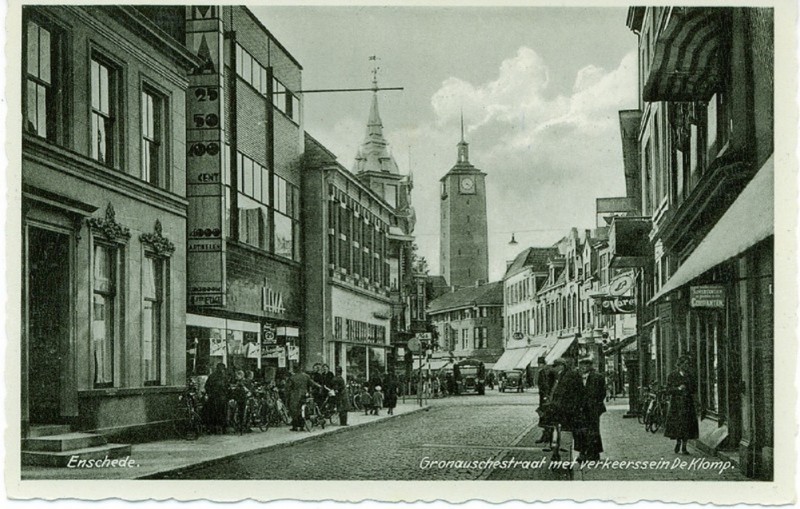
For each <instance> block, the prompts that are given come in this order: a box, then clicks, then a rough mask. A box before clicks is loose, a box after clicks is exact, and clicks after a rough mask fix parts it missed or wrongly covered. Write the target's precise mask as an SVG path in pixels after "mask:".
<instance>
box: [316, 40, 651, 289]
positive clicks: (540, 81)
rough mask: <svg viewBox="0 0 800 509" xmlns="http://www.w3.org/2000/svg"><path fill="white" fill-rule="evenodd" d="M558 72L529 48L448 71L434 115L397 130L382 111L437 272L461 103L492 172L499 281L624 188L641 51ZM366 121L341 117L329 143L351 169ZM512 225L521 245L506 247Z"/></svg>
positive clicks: (420, 237)
mask: <svg viewBox="0 0 800 509" xmlns="http://www.w3.org/2000/svg"><path fill="white" fill-rule="evenodd" d="M552 73H553V71H552V70H551V67H550V66H549V65H548V63H547V62H545V61H544V60H543V59H542V58H541V56H539V54H538V53H536V51H535V50H533V49H531V48H528V47H521V48H519V49H518V50H517V51H516V53H515V54H514V55H511V56H510V57H509V58H507V59H506V60H504V61H503V62H502V63H501V64H500V65H499V67H498V68H497V71H496V75H495V76H494V78H493V79H491V80H488V81H486V82H483V83H470V82H469V81H466V80H464V79H461V78H458V77H449V78H447V79H445V80H444V81H443V82H442V83H441V86H440V87H439V89H438V90H436V91H435V92H434V93H433V94H432V96H431V98H430V107H431V112H432V115H431V114H430V113H429V114H428V117H427V120H425V118H426V117H425V112H424V110H421V112H420V118H422V119H423V120H421V121H419V122H418V123H416V124H415V125H414V126H413V127H404V128H393V127H392V124H391V119H389V118H384V124H385V125H386V128H385V135H386V138H387V139H388V141H389V142H390V143H391V145H392V147H394V148H395V158H396V159H397V162H398V164H399V165H400V167H401V168H402V171H403V172H406V171H407V170H406V168H407V167H408V166H409V165H408V161H409V160H410V161H411V164H410V166H411V170H412V171H413V173H414V181H415V189H414V193H413V202H414V206H415V208H416V210H417V218H418V224H417V229H416V234H417V243H418V244H419V246H420V253H421V254H423V255H424V256H426V258H427V259H428V261H429V263H430V266H431V270H432V273H439V267H438V265H439V263H438V261H439V226H440V225H439V202H440V197H439V182H438V181H439V179H440V178H441V177H442V176H444V175H445V174H446V173H447V171H448V170H449V169H450V168H451V167H452V166H453V164H455V161H456V143H458V141H459V137H460V126H459V122H460V115H461V112H462V110H463V114H464V122H465V127H466V131H467V133H466V137H467V141H468V142H469V143H470V160H471V162H472V163H473V164H474V165H475V166H477V167H478V168H480V169H482V170H483V171H484V172H486V174H487V177H486V182H487V200H488V209H489V210H488V216H489V243H490V246H489V262H490V278H491V279H498V278H500V277H501V276H502V273H503V271H504V269H505V262H506V259H508V258H511V257H513V256H514V255H515V254H516V252H517V251H519V250H520V249H522V248H523V247H526V245H531V244H536V245H547V244H549V243H552V242H555V241H556V240H558V239H559V238H560V237H561V236H563V235H565V234H566V233H567V231H568V230H569V228H570V227H572V226H575V227H577V228H578V229H584V228H593V227H595V212H594V207H595V199H596V198H598V197H603V196H619V195H621V194H622V193H624V179H623V167H622V147H621V141H620V136H619V117H618V111H619V110H622V109H630V108H632V107H636V105H637V99H636V91H637V61H636V54H635V52H631V53H629V54H627V55H625V56H624V57H623V58H622V59H621V61H620V63H619V65H618V66H617V67H616V68H615V69H603V68H600V67H597V66H594V65H588V66H586V67H584V68H582V69H580V70H579V71H578V72H577V73H576V75H575V77H574V81H573V85H572V87H571V88H566V89H563V90H553V89H552V84H551V83H552V82H551V80H550V76H551V75H552ZM387 120H388V122H387ZM364 128H365V124H364V119H360V118H359V119H352V118H347V119H344V120H340V121H339V122H338V123H337V124H336V125H335V126H334V128H333V130H332V131H330V132H329V133H330V136H329V137H326V138H324V139H321V141H323V143H326V144H327V143H328V142H331V143H332V145H329V146H330V147H331V148H332V149H340V150H341V151H338V152H336V153H337V154H340V155H341V156H344V157H345V158H344V159H343V160H342V161H341V162H342V163H343V164H344V165H345V166H347V167H350V166H351V164H352V154H354V153H355V149H356V147H357V145H358V143H360V141H361V140H362V138H363V133H364ZM407 147H411V149H410V152H411V153H410V154H408V155H407V154H406V151H407ZM398 151H399V152H398ZM511 232H516V233H517V234H516V238H517V240H518V241H519V242H520V245H519V246H517V247H516V248H511V247H509V246H508V245H507V243H508V240H509V239H510V237H511Z"/></svg>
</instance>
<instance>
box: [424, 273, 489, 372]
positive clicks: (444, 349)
mask: <svg viewBox="0 0 800 509" xmlns="http://www.w3.org/2000/svg"><path fill="white" fill-rule="evenodd" d="M428 316H429V317H430V320H431V323H432V324H433V326H434V327H435V328H436V331H437V333H438V335H439V342H438V343H439V345H438V346H439V348H438V353H437V354H436V357H437V358H441V359H449V360H455V361H458V360H462V359H466V358H472V359H478V360H481V361H483V362H486V363H490V364H492V363H494V362H495V361H496V360H497V358H498V357H500V354H501V353H502V352H503V284H502V282H500V281H497V282H494V283H488V284H483V285H477V284H476V285H473V286H469V287H464V288H460V289H458V290H455V291H453V292H449V293H445V294H443V295H441V296H439V297H438V298H436V299H434V300H433V301H431V302H430V303H429V305H428Z"/></svg>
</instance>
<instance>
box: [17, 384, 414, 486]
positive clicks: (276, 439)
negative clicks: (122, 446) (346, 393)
mask: <svg viewBox="0 0 800 509" xmlns="http://www.w3.org/2000/svg"><path fill="white" fill-rule="evenodd" d="M424 408H427V407H422V408H420V407H419V405H418V404H417V402H416V401H412V400H408V399H407V400H406V403H401V402H398V404H397V408H395V409H394V415H387V414H386V409H383V410H382V411H381V415H379V416H374V415H364V413H363V412H350V414H349V416H348V419H347V420H348V424H349V425H348V426H346V427H345V426H339V425H338V418H337V417H336V416H334V418H333V422H334V424H333V425H331V424H327V425H326V426H325V429H320V428H313V429H312V430H311V431H310V432H305V431H304V432H292V431H289V426H284V425H281V426H280V427H277V428H270V429H268V430H267V431H264V432H261V431H259V430H258V429H257V428H256V429H255V430H254V431H253V432H252V433H247V434H244V435H242V436H239V435H238V434H230V433H229V434H226V435H206V436H202V437H200V438H199V439H198V440H194V441H188V440H162V441H158V442H148V443H143V444H134V445H133V447H132V451H131V456H130V459H131V460H132V463H133V465H134V466H132V467H125V468H122V467H116V468H94V469H87V468H52V467H23V468H22V472H21V477H22V479H23V480H40V479H69V480H91V479H141V478H158V477H159V475H161V474H164V473H166V472H172V471H175V470H180V469H186V468H190V467H196V466H198V465H202V464H210V463H214V462H216V461H219V460H222V459H232V458H234V457H242V456H247V455H250V454H256V453H259V452H263V451H264V450H265V449H270V448H273V447H283V446H289V445H293V444H296V443H299V442H305V441H308V440H314V439H316V438H318V437H320V436H323V435H329V434H331V433H340V432H346V431H347V430H350V429H353V428H357V427H362V426H369V425H370V424H372V423H375V422H380V421H385V420H387V419H392V418H395V417H399V416H401V415H408V414H411V413H414V412H417V411H419V410H422V409H424Z"/></svg>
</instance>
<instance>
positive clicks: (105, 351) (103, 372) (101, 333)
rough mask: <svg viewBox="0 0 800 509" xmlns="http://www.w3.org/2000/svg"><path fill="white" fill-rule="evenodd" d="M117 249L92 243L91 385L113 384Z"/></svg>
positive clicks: (105, 385)
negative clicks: (92, 376)
mask: <svg viewBox="0 0 800 509" xmlns="http://www.w3.org/2000/svg"><path fill="white" fill-rule="evenodd" d="M116 254H117V250H116V249H114V248H111V247H109V246H105V245H95V246H94V269H93V281H92V290H93V292H92V359H93V362H94V366H93V369H94V385H95V387H112V386H113V385H114V336H115V330H114V329H115V327H114V326H115V323H116V320H115V313H116V310H115V307H114V306H115V302H116V296H117V288H116Z"/></svg>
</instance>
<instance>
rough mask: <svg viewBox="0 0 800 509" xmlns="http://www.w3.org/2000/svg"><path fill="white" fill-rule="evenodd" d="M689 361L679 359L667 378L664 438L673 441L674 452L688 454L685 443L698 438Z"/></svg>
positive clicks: (686, 358) (693, 388)
mask: <svg viewBox="0 0 800 509" xmlns="http://www.w3.org/2000/svg"><path fill="white" fill-rule="evenodd" d="M690 365H691V359H690V358H689V357H681V358H680V359H679V360H678V366H677V369H676V370H675V371H673V372H672V373H670V374H669V376H668V377H667V391H669V394H670V406H669V412H668V413H667V424H666V426H665V427H664V436H666V437H667V438H671V439H673V440H675V452H676V453H678V452H680V453H683V454H689V452H688V451H687V450H686V441H687V440H690V439H693V438H697V437H699V436H700V430H699V426H698V423H697V411H696V410H695V405H694V392H695V385H694V379H693V378H692V376H691V375H690V373H689V366H690Z"/></svg>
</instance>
